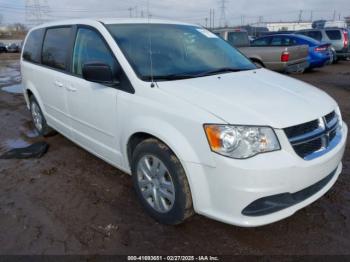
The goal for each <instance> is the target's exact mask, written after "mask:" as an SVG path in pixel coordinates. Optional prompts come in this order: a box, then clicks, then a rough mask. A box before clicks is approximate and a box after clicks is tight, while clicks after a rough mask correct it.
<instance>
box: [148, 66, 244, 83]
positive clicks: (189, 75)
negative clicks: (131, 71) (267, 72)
mask: <svg viewBox="0 0 350 262" xmlns="http://www.w3.org/2000/svg"><path fill="white" fill-rule="evenodd" d="M246 70H250V69H238V68H232V67H223V68H219V69H213V70H208V71H204V72H201V73H181V74H171V75H163V76H157V75H156V76H153V77H151V76H149V75H147V76H143V77H142V79H143V80H146V81H150V80H152V79H153V80H165V81H166V80H180V79H188V78H196V77H202V76H210V75H215V74H219V73H228V72H239V71H246Z"/></svg>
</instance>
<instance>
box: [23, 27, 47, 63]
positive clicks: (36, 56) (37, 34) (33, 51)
mask: <svg viewBox="0 0 350 262" xmlns="http://www.w3.org/2000/svg"><path fill="white" fill-rule="evenodd" d="M43 35H44V29H37V30H34V31H32V32H31V33H30V34H29V36H28V38H27V41H26V44H25V46H24V49H23V59H24V60H25V61H29V62H33V63H40V51H41V45H42V39H43Z"/></svg>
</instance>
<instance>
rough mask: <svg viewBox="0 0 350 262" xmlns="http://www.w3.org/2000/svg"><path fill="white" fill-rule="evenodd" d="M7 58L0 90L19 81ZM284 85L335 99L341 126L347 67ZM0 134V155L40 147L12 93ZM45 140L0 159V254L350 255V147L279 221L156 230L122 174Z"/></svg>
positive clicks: (2, 101)
mask: <svg viewBox="0 0 350 262" xmlns="http://www.w3.org/2000/svg"><path fill="white" fill-rule="evenodd" d="M15 58H16V55H7V56H6V57H5V56H2V55H0V87H2V86H7V85H9V84H14V83H16V82H19V81H20V77H19V72H18V70H19V66H18V60H9V59H15ZM8 76H9V77H8ZM6 77H8V78H6ZM293 77H297V78H299V79H302V80H304V81H306V82H309V83H311V84H314V85H316V86H318V87H319V88H321V89H323V90H324V91H326V92H327V93H329V94H330V95H331V96H332V97H334V98H335V99H336V100H337V101H338V103H339V104H340V106H341V109H342V112H343V118H344V119H345V121H347V122H348V123H350V62H340V63H339V64H337V65H332V66H328V67H326V68H323V69H320V70H315V71H314V72H311V73H307V74H304V75H295V76H293ZM1 81H3V82H1ZM310 106H312V105H310ZM0 130H1V131H0V153H2V152H5V151H6V150H8V149H10V148H13V147H15V146H24V145H27V144H30V143H33V142H36V141H42V140H44V139H42V138H38V137H36V134H35V132H34V131H33V126H32V123H31V120H30V115H29V112H28V111H27V109H26V107H25V104H24V100H23V97H22V95H19V94H10V93H6V92H3V91H0ZM45 141H47V142H48V143H49V144H50V149H49V152H48V153H47V154H46V155H45V156H44V157H43V158H41V159H35V160H0V254H142V255H145V254H177V255H178V254H192V255H193V254H199V255H203V254H236V255H239V254H240V255H242V254H250V255H262V254H265V255H273V254H275V255H278V254H280V255H283V254H291V255H296V254H297V255H305V254H308V255H309V254H318V255H320V254H321V255H323V254H350V190H349V188H350V150H349V145H350V143H349V142H348V144H347V152H346V155H345V157H344V162H343V164H344V170H343V173H342V175H341V177H340V178H339V180H338V181H337V183H336V185H335V186H334V187H333V188H332V189H331V190H330V192H329V193H327V194H326V195H325V196H324V197H322V198H321V199H320V200H318V201H317V202H315V203H314V204H312V205H311V206H309V207H306V208H304V209H302V210H300V211H299V212H298V213H296V214H295V215H293V216H292V217H290V218H288V219H285V220H283V221H281V222H278V223H275V224H272V225H268V226H264V227H259V228H239V227H235V226H230V225H226V224H223V223H220V222H216V221H213V220H210V219H207V218H205V217H202V216H199V215H196V216H194V217H193V218H191V219H190V220H189V221H187V222H186V223H185V224H183V225H179V226H164V225H161V224H158V223H156V222H155V221H153V220H152V219H151V218H149V217H148V216H147V215H146V214H145V213H144V212H143V210H142V208H141V206H140V205H139V203H138V201H137V199H136V196H135V193H134V191H133V189H132V183H131V179H130V177H129V176H128V175H126V174H124V173H123V172H121V171H119V170H117V169H115V168H114V167H112V166H110V165H108V164H106V163H105V162H103V161H102V160H99V159H98V158H96V157H94V156H93V155H91V154H89V153H87V152H86V151H84V150H83V149H81V148H79V147H78V146H76V145H74V144H73V143H72V142H70V141H69V140H67V139H66V138H64V137H63V136H61V135H56V136H53V137H50V138H47V139H45Z"/></svg>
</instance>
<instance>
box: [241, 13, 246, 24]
mask: <svg viewBox="0 0 350 262" xmlns="http://www.w3.org/2000/svg"><path fill="white" fill-rule="evenodd" d="M244 22H245V16H244V15H241V26H244Z"/></svg>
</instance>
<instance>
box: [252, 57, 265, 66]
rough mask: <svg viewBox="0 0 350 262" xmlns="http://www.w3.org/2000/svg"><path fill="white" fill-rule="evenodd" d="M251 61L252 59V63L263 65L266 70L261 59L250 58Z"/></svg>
mask: <svg viewBox="0 0 350 262" xmlns="http://www.w3.org/2000/svg"><path fill="white" fill-rule="evenodd" d="M249 59H250V60H251V61H252V62H256V63H259V64H261V65H262V66H263V67H264V68H265V67H266V66H265V64H264V63H263V61H262V60H261V59H260V58H257V57H250V58H249Z"/></svg>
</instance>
